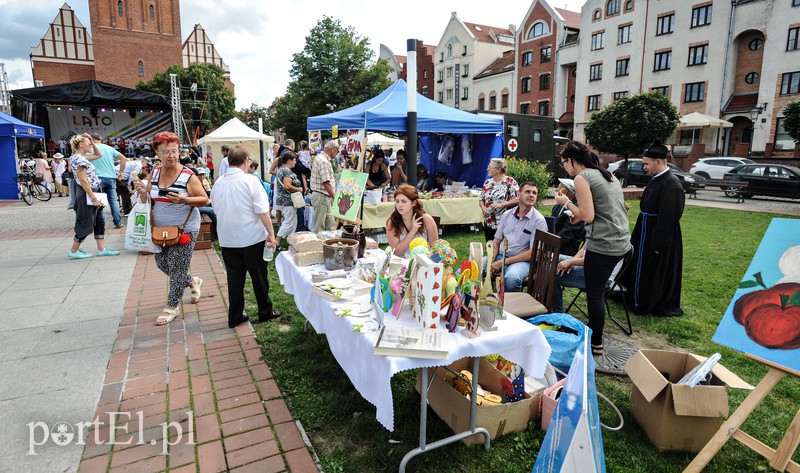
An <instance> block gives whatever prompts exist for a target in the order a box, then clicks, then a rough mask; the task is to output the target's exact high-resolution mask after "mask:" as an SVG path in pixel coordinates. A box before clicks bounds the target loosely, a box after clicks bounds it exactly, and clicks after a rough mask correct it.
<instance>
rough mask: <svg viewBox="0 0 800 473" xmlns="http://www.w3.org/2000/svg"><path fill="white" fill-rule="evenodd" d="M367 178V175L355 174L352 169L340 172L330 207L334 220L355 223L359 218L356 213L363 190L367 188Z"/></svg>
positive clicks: (359, 207)
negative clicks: (338, 219)
mask: <svg viewBox="0 0 800 473" xmlns="http://www.w3.org/2000/svg"><path fill="white" fill-rule="evenodd" d="M367 177H369V176H368V174H366V173H363V172H355V171H353V170H352V169H345V170H344V171H342V175H341V177H340V178H339V183H338V184H337V186H336V194H335V195H334V197H333V206H332V207H331V215H333V217H334V218H340V219H342V220H347V221H348V222H355V221H356V219H358V218H359V216H358V213H359V210H360V209H361V199H362V198H363V197H364V189H366V187H367Z"/></svg>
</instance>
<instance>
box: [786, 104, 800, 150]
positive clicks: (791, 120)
mask: <svg viewBox="0 0 800 473" xmlns="http://www.w3.org/2000/svg"><path fill="white" fill-rule="evenodd" d="M783 129H784V130H786V133H788V134H789V136H791V137H792V139H793V140H794V142H795V143H798V142H800V100H795V101H794V102H789V104H788V105H786V106H785V107H783Z"/></svg>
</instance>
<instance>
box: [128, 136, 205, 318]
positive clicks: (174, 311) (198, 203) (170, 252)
mask: <svg viewBox="0 0 800 473" xmlns="http://www.w3.org/2000/svg"><path fill="white" fill-rule="evenodd" d="M153 149H154V150H155V152H156V154H157V155H158V157H159V159H161V163H162V165H161V166H160V167H157V168H155V169H154V170H153V175H152V177H151V179H150V182H149V183H148V184H147V187H145V185H144V184H143V183H142V182H141V181H140V180H138V179H134V186H135V187H136V191H137V192H139V195H140V201H141V202H142V203H146V202H147V198H148V196H149V197H150V198H151V199H152V202H153V204H152V214H153V223H152V225H154V226H156V227H169V226H179V227H181V228H182V230H183V233H184V236H183V237H181V242H180V243H179V244H177V245H174V246H165V247H163V248H161V253H156V255H155V259H156V266H158V269H160V270H161V271H162V272H163V273H164V274H166V275H167V276H169V295H168V296H167V306H166V307H164V310H163V312H162V314H161V315H160V316H159V317H158V318H157V319H156V325H166V324H168V323H170V322H172V320H173V319H175V317H178V316H179V315H181V309H180V302H181V298H182V297H183V291H184V290H185V289H186V288H187V287H189V288H191V292H192V303H193V304H196V303H197V302H198V301H199V300H200V294H201V293H200V287H201V286H202V285H203V280H202V279H200V278H198V277H192V276H191V275H190V274H189V265H190V264H191V262H192V252H193V251H194V243H195V240H196V239H197V233H198V232H199V231H200V212H199V210H198V209H197V208H198V207H205V206H207V205H208V195H207V194H206V191H205V189H203V184H202V183H201V182H200V179H198V178H197V176H195V174H194V172H192V170H191V169H189V168H187V167H186V166H184V165H182V164H180V162H179V159H180V140H179V139H178V136H177V135H176V134H175V133H172V132H168V131H164V132H161V133H158V134H157V135H156V136H155V137H153ZM153 184H155V185H153ZM186 240H188V241H186Z"/></svg>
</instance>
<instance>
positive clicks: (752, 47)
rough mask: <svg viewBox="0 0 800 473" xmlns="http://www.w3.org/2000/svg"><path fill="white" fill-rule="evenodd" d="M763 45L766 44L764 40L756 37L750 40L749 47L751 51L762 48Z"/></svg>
mask: <svg viewBox="0 0 800 473" xmlns="http://www.w3.org/2000/svg"><path fill="white" fill-rule="evenodd" d="M763 45H764V40H763V39H761V38H756V39H754V40H752V41H750V44H749V45H747V47H748V48H750V51H758V50H759V49H761V46H763Z"/></svg>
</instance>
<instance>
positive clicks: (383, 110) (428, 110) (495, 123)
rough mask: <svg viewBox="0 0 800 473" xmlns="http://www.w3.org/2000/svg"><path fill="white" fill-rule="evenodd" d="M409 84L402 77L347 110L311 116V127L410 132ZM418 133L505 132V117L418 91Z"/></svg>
mask: <svg viewBox="0 0 800 473" xmlns="http://www.w3.org/2000/svg"><path fill="white" fill-rule="evenodd" d="M407 90H408V89H407V85H406V82H405V81H404V80H402V79H400V80H398V81H397V82H395V83H394V84H392V85H391V86H389V88H387V89H386V90H384V91H383V92H381V93H380V94H379V95H377V96H375V97H373V98H371V99H369V100H367V101H366V102H362V103H360V104H358V105H355V106H353V107H350V108H346V109H344V110H339V111H336V112H333V113H329V114H327V115H319V116H316V117H309V119H308V127H307V129H308V130H327V129H330V128H331V127H332V126H334V125H338V126H339V128H340V129H357V128H358V129H362V128H363V129H367V130H374V131H386V132H391V133H396V134H403V133H406V132H407V121H406V117H407V113H408V102H407V100H408V97H407V95H406V94H407ZM417 132H418V133H487V134H489V133H491V134H496V133H502V132H503V119H502V117H488V116H483V115H475V114H473V113H468V112H465V111H463V110H458V109H455V108H452V107H448V106H446V105H442V104H440V103H438V102H434V101H433V100H431V99H429V98H427V97H425V96H423V95H420V94H417Z"/></svg>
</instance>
